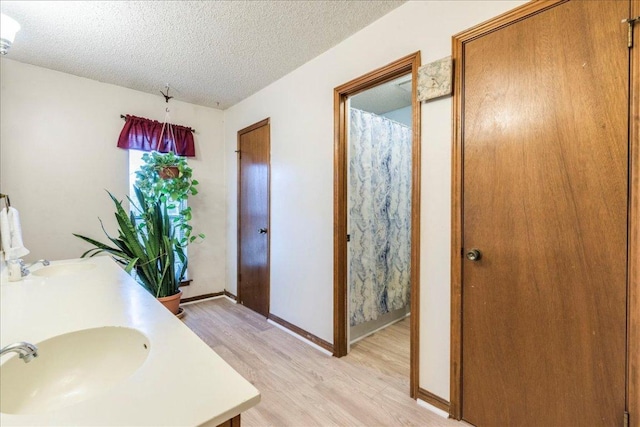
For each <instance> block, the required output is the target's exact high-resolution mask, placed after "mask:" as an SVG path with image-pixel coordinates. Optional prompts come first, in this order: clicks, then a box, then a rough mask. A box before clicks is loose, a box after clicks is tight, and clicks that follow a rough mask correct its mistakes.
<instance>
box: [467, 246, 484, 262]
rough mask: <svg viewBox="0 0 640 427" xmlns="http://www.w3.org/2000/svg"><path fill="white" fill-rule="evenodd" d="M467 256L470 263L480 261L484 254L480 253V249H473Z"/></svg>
mask: <svg viewBox="0 0 640 427" xmlns="http://www.w3.org/2000/svg"><path fill="white" fill-rule="evenodd" d="M466 256H467V259H468V260H469V261H478V260H479V259H480V258H482V253H480V251H479V250H478V249H471V250H470V251H469V252H467V255H466Z"/></svg>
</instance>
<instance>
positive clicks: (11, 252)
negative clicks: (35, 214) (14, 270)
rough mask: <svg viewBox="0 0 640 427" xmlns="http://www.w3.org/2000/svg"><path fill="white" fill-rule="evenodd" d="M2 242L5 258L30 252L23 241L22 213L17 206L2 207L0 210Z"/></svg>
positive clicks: (21, 255) (0, 237)
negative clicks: (19, 212) (20, 213)
mask: <svg viewBox="0 0 640 427" xmlns="http://www.w3.org/2000/svg"><path fill="white" fill-rule="evenodd" d="M0 242H2V250H3V251H4V259H6V260H9V259H18V258H21V257H23V256H25V255H27V254H28V253H29V249H27V248H25V247H24V244H23V243H22V228H21V227H20V215H19V214H18V211H17V210H16V209H15V208H11V207H10V208H2V210H1V211H0Z"/></svg>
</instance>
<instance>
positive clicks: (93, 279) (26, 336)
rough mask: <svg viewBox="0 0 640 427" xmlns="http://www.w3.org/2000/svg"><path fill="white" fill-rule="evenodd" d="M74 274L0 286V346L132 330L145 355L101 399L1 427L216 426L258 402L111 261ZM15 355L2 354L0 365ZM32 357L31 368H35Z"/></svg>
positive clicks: (3, 420) (6, 420)
mask: <svg viewBox="0 0 640 427" xmlns="http://www.w3.org/2000/svg"><path fill="white" fill-rule="evenodd" d="M72 262H73V263H78V262H81V263H92V264H95V268H93V269H90V270H84V271H79V272H75V273H74V274H73V275H66V276H59V277H50V278H42V277H37V276H34V275H30V276H28V277H27V278H25V279H24V280H22V281H19V282H7V277H6V274H4V275H3V276H2V286H0V347H4V346H6V345H8V344H11V343H14V342H17V341H27V342H30V343H33V344H36V345H37V344H38V343H39V342H41V341H43V340H46V339H48V338H52V337H54V336H56V335H60V334H64V333H68V332H73V331H77V330H82V329H89V328H96V327H103V326H124V327H129V328H134V329H137V330H139V331H140V332H142V333H143V334H145V335H146V336H147V338H148V339H149V342H150V346H149V347H150V348H149V355H148V357H147V359H146V360H145V362H144V363H143V365H142V366H141V367H140V368H139V369H138V370H137V371H136V372H135V373H134V374H133V375H132V376H130V377H129V378H127V379H125V380H124V381H122V382H120V383H119V384H117V385H115V386H113V387H111V388H109V389H107V390H105V391H104V392H103V393H102V394H101V395H99V396H96V397H94V398H90V399H88V400H85V401H82V402H79V403H75V404H73V405H71V406H68V407H65V408H60V409H58V410H56V411H52V412H48V413H46V414H34V415H12V414H4V413H0V425H2V426H10V425H16V426H18V425H23V426H27V425H29V426H35V425H37V426H42V425H64V426H80V425H82V426H89V425H103V426H197V425H201V424H204V423H207V425H213V426H215V425H218V424H221V423H222V422H224V421H226V420H228V419H230V418H233V417H235V416H236V415H238V414H240V413H241V412H244V411H246V410H247V409H249V408H251V407H252V406H254V405H256V404H257V403H258V402H259V401H260V393H259V392H258V390H257V389H256V388H255V387H253V386H252V385H251V384H250V383H249V382H248V381H247V380H245V379H244V378H243V377H242V376H241V375H240V374H238V373H237V372H236V371H235V370H234V369H233V368H232V367H231V366H229V365H228V364H227V363H226V362H225V361H224V360H223V359H222V358H221V357H220V356H218V355H217V354H216V353H215V352H214V351H213V350H212V349H211V348H210V347H209V346H207V344H205V343H204V342H203V341H202V340H201V339H200V338H199V337H198V336H197V335H195V334H194V333H193V332H192V331H191V330H190V329H189V328H188V327H187V326H185V325H184V324H183V323H182V322H181V321H180V320H179V319H177V318H176V317H175V316H173V315H172V314H171V313H170V312H169V311H168V310H167V309H166V308H164V307H163V306H162V305H161V304H160V303H159V302H158V301H156V299H155V298H153V296H152V295H150V294H149V293H148V292H147V291H146V290H144V289H143V288H142V287H141V286H140V285H138V284H137V283H136V282H135V281H134V280H133V279H132V278H131V277H130V276H129V275H128V274H126V273H125V272H124V271H123V270H122V269H121V268H120V267H119V266H118V265H117V264H116V263H115V262H114V261H113V260H112V259H111V258H109V257H105V256H103V257H95V258H89V259H83V260H68V261H57V262H53V263H52V264H51V265H57V264H64V263H72ZM12 357H17V355H15V354H12V355H5V356H3V357H2V361H1V362H2V363H4V362H6V361H7V360H9V359H10V358H12ZM37 361H38V359H35V360H34V361H33V362H31V363H37Z"/></svg>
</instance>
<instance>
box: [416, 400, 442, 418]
mask: <svg viewBox="0 0 640 427" xmlns="http://www.w3.org/2000/svg"><path fill="white" fill-rule="evenodd" d="M416 402H417V403H418V405H420V406H422V407H423V408H425V409H428V410H430V411H431V412H433V413H434V414H436V415H440V416H441V417H442V418H447V419H448V418H449V413H448V412H447V411H443V410H442V409H440V408H436V407H435V406H433V405H432V404H430V403H427V402H425V401H424V400H421V399H418V400H416Z"/></svg>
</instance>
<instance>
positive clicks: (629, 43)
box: [622, 16, 640, 49]
mask: <svg viewBox="0 0 640 427" xmlns="http://www.w3.org/2000/svg"><path fill="white" fill-rule="evenodd" d="M638 21H640V16H636V17H635V18H625V19H623V20H622V23H623V24H627V25H628V28H627V47H628V48H629V49H631V48H632V47H633V26H634V25H635V24H636V22H638Z"/></svg>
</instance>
